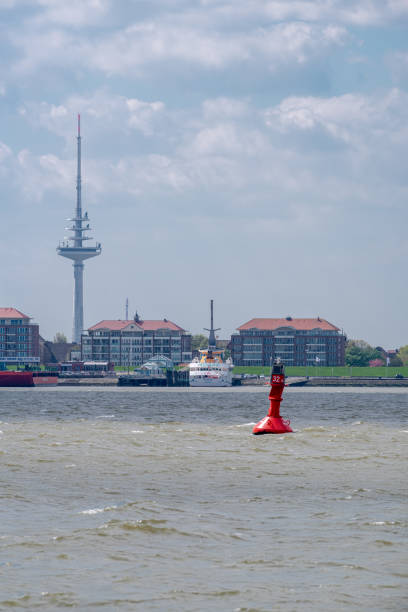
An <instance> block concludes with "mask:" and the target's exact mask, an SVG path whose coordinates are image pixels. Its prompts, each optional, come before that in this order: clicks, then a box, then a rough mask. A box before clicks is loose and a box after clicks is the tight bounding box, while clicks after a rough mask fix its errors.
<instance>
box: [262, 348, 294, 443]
mask: <svg viewBox="0 0 408 612" xmlns="http://www.w3.org/2000/svg"><path fill="white" fill-rule="evenodd" d="M270 384H271V390H270V393H269V401H270V406H269V411H268V414H267V416H266V417H265V418H263V419H262V421H259V423H257V424H256V425H255V427H254V429H253V430H252V433H253V434H255V435H260V434H282V433H290V432H292V429H291V428H290V421H288V420H285V419H282V417H281V415H280V412H279V408H280V403H281V401H282V393H283V389H284V387H285V371H284V368H283V363H280V359H277V360H276V361H275V362H274V364H273V367H272V372H271V382H270Z"/></svg>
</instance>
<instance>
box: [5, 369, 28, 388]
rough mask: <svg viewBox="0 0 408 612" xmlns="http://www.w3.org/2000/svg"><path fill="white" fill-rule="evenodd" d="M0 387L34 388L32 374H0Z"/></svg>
mask: <svg viewBox="0 0 408 612" xmlns="http://www.w3.org/2000/svg"><path fill="white" fill-rule="evenodd" d="M0 387H34V381H33V373H32V372H0Z"/></svg>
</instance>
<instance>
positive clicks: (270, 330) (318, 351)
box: [230, 317, 346, 366]
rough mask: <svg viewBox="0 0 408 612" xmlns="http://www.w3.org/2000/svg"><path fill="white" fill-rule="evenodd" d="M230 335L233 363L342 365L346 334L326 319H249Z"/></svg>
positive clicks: (251, 364)
mask: <svg viewBox="0 0 408 612" xmlns="http://www.w3.org/2000/svg"><path fill="white" fill-rule="evenodd" d="M237 331H238V333H235V334H232V336H231V344H230V346H231V357H232V361H233V363H234V365H242V366H269V365H270V364H271V362H272V361H273V360H274V359H276V358H277V357H279V358H280V359H281V361H282V362H283V363H284V364H285V365H288V366H313V365H314V366H316V365H319V366H343V365H344V360H345V345H346V336H345V335H344V334H343V332H342V331H341V330H340V329H339V328H338V327H336V326H335V325H333V324H332V323H329V322H328V321H326V320H325V319H321V318H320V317H317V318H316V319H294V318H292V317H286V318H283V319H251V320H250V321H248V322H247V323H244V324H243V325H241V326H240V327H238V328H237Z"/></svg>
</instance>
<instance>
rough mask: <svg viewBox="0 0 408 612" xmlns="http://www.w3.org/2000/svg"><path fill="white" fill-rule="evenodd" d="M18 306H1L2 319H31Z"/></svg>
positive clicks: (0, 315) (0, 314)
mask: <svg viewBox="0 0 408 612" xmlns="http://www.w3.org/2000/svg"><path fill="white" fill-rule="evenodd" d="M30 318H31V317H28V316H27V315H25V314H23V313H22V312H20V311H19V310H16V308H0V319H30Z"/></svg>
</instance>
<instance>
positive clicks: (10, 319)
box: [0, 308, 40, 365]
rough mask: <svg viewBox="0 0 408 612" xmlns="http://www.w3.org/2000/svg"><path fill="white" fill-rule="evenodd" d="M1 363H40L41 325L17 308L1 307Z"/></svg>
mask: <svg viewBox="0 0 408 612" xmlns="http://www.w3.org/2000/svg"><path fill="white" fill-rule="evenodd" d="M0 363H3V364H5V365H12V364H15V365H38V364H39V363H40V334H39V326H38V325H37V324H36V323H33V322H32V320H31V318H30V317H28V316H27V315H25V314H23V313H22V312H20V311H19V310H16V309H15V308H0Z"/></svg>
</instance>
